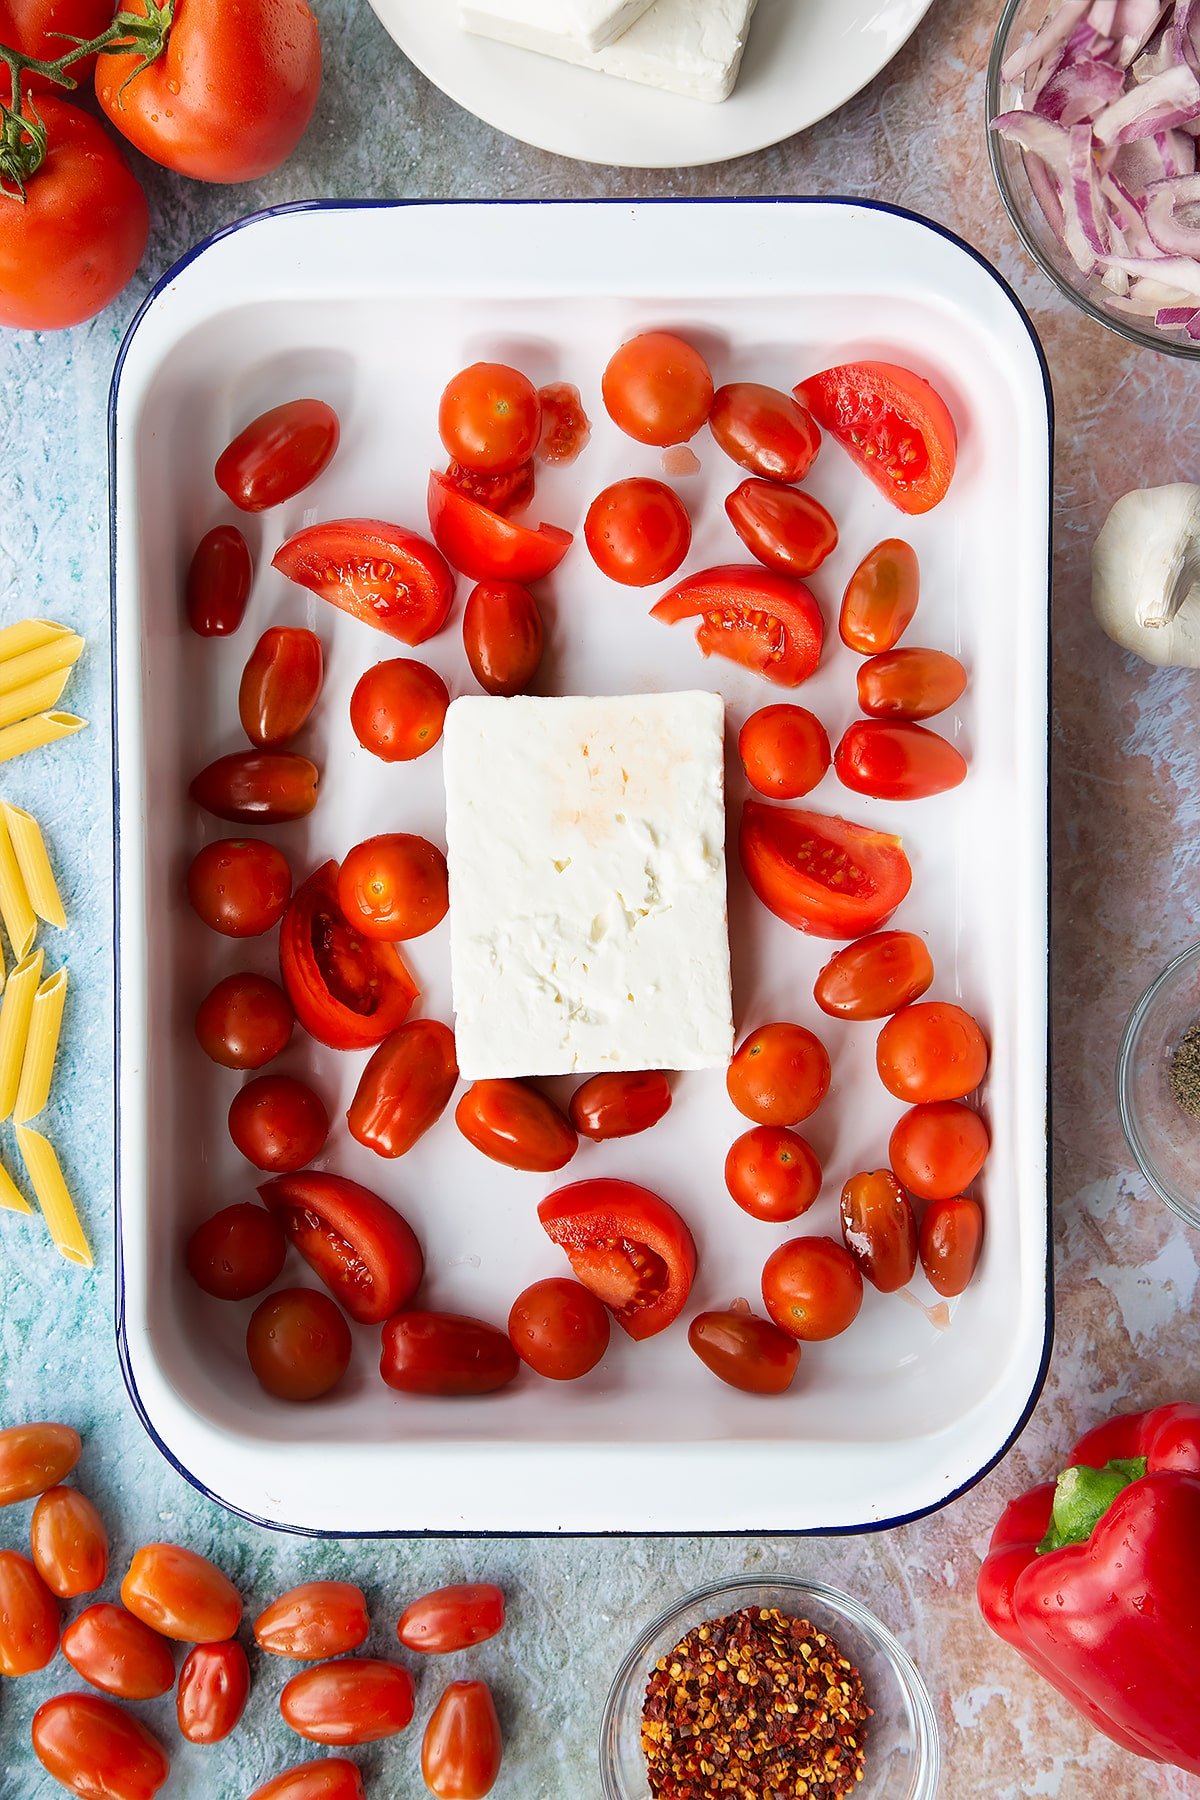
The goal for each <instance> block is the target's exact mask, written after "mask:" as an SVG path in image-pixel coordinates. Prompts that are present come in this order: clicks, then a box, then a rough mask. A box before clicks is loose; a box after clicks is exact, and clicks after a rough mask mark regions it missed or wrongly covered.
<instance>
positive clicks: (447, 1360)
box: [379, 1312, 521, 1398]
mask: <svg viewBox="0 0 1200 1800" xmlns="http://www.w3.org/2000/svg"><path fill="white" fill-rule="evenodd" d="M520 1367H521V1363H520V1358H519V1357H518V1356H517V1353H516V1351H515V1350H514V1349H513V1347H512V1345H511V1343H510V1342H509V1340H508V1338H507V1337H506V1335H505V1333H504V1332H503V1331H498V1330H497V1329H496V1327H495V1326H494V1325H488V1324H485V1322H484V1321H483V1320H482V1319H468V1318H465V1317H464V1316H463V1315H462V1314H461V1313H444V1312H399V1313H397V1314H396V1316H395V1318H393V1319H389V1320H388V1322H387V1324H386V1325H385V1326H384V1328H383V1352H382V1355H381V1356H380V1359H379V1373H380V1374H381V1375H382V1376H383V1379H384V1380H385V1381H386V1382H387V1384H388V1386H389V1387H390V1388H395V1389H396V1390H397V1391H398V1392H399V1393H402V1394H444V1395H446V1396H447V1397H455V1398H456V1397H458V1396H461V1395H463V1394H491V1393H494V1392H495V1391H496V1389H497V1388H502V1387H507V1386H508V1383H509V1382H510V1381H512V1380H513V1379H514V1377H515V1376H516V1375H517V1373H518V1372H519V1370H520Z"/></svg>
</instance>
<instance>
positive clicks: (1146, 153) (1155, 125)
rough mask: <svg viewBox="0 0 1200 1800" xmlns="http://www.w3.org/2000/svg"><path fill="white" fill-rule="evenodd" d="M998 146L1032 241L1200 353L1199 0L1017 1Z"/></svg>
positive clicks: (1004, 35)
mask: <svg viewBox="0 0 1200 1800" xmlns="http://www.w3.org/2000/svg"><path fill="white" fill-rule="evenodd" d="M987 116H988V126H989V130H988V151H989V155H990V157H991V163H992V171H993V173H994V175H995V177H996V183H997V186H998V187H999V189H1000V195H1001V198H1002V199H1003V201H1004V204H1005V207H1006V208H1007V210H1008V215H1009V218H1010V219H1011V220H1012V223H1013V226H1014V228H1015V230H1016V232H1017V235H1018V237H1019V238H1020V239H1021V242H1022V243H1023V244H1024V245H1025V248H1026V249H1027V250H1028V252H1029V254H1030V255H1031V256H1032V257H1033V259H1034V261H1035V262H1036V263H1038V264H1039V265H1040V267H1041V268H1042V269H1043V270H1044V271H1045V273H1046V275H1047V276H1048V277H1049V278H1050V280H1051V281H1052V282H1053V283H1054V284H1055V286H1056V287H1058V288H1059V289H1060V290H1061V291H1062V292H1063V293H1064V294H1066V296H1067V298H1068V299H1070V300H1073V301H1074V302H1075V304H1076V305H1077V306H1079V307H1081V308H1082V310H1083V311H1084V312H1085V313H1087V314H1088V316H1089V317H1090V318H1093V319H1096V320H1098V321H1099V323H1100V324H1102V325H1107V326H1109V328H1110V329H1111V330H1113V331H1116V332H1119V333H1120V334H1121V336H1122V337H1125V338H1128V339H1129V340H1130V341H1131V342H1132V343H1135V344H1143V345H1145V346H1146V347H1147V348H1149V349H1152V350H1164V351H1166V352H1167V353H1168V354H1170V355H1172V356H1192V357H1200V0H1166V3H1165V4H1164V3H1163V0H1008V3H1007V5H1006V6H1005V8H1004V13H1003V16H1002V18H1001V20H1000V24H999V27H998V29H997V32H996V38H995V42H994V44H993V46H992V55H991V60H990V62H989V65H988V74H987Z"/></svg>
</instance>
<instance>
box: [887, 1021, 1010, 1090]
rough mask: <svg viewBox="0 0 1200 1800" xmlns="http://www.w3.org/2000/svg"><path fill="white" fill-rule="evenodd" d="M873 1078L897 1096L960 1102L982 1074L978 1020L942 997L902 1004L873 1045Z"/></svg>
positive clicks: (984, 1060) (983, 1048) (984, 1061)
mask: <svg viewBox="0 0 1200 1800" xmlns="http://www.w3.org/2000/svg"><path fill="white" fill-rule="evenodd" d="M875 1066H876V1067H877V1068H878V1070H879V1079H880V1081H882V1083H883V1085H884V1087H885V1088H886V1089H887V1091H888V1093H889V1094H895V1096H896V1098H897V1100H907V1101H913V1100H918V1101H920V1100H962V1099H963V1098H964V1097H965V1096H966V1095H967V1094H971V1093H974V1091H975V1089H976V1088H977V1087H978V1086H979V1084H980V1082H981V1081H982V1080H983V1078H984V1076H985V1075H986V1073H987V1066H988V1047H987V1040H986V1038H985V1037H984V1035H983V1033H982V1031H981V1030H980V1029H979V1023H978V1021H977V1020H976V1019H973V1018H972V1017H971V1015H970V1013H969V1012H964V1011H963V1009H962V1007H961V1006H952V1005H951V1004H950V1002H949V1001H947V1000H925V1001H922V1002H921V1004H920V1005H918V1006H905V1007H902V1008H901V1010H900V1011H899V1012H898V1013H895V1014H893V1016H892V1017H891V1018H890V1019H889V1020H888V1022H887V1024H886V1025H885V1026H884V1028H883V1030H882V1031H881V1032H880V1034H879V1039H878V1042H877V1043H876V1046H875Z"/></svg>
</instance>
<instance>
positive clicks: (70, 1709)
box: [33, 1694, 171, 1800]
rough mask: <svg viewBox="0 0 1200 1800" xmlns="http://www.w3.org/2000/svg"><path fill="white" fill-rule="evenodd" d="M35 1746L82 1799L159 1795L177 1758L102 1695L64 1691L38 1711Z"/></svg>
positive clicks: (141, 1799)
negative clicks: (172, 1757) (171, 1760)
mask: <svg viewBox="0 0 1200 1800" xmlns="http://www.w3.org/2000/svg"><path fill="white" fill-rule="evenodd" d="M33 1750H34V1755H35V1756H36V1757H37V1759H38V1761H39V1762H40V1763H41V1765H42V1767H43V1769H45V1770H46V1772H47V1774H49V1775H52V1776H53V1777H54V1779H55V1781H58V1782H61V1784H62V1785H63V1787H65V1788H69V1789H70V1790H71V1792H72V1793H73V1794H76V1795H78V1796H79V1800H154V1795H155V1794H157V1792H158V1790H159V1788H160V1787H162V1785H163V1783H164V1781H166V1779H167V1776H168V1775H169V1774H170V1773H171V1762H170V1758H169V1757H168V1756H167V1753H166V1751H165V1750H164V1749H163V1747H162V1745H161V1744H160V1743H159V1741H158V1739H157V1738H156V1737H155V1736H154V1735H153V1734H152V1733H151V1732H149V1731H147V1730H146V1727H145V1726H144V1725H143V1724H142V1722H141V1720H140V1719H135V1718H134V1717H133V1716H132V1714H131V1713H127V1712H125V1711H124V1709H123V1708H122V1707H120V1706H118V1705H117V1704H116V1703H115V1701H112V1700H104V1699H102V1698H101V1696H100V1695H99V1694H58V1695H57V1696H56V1697H55V1698H54V1699H53V1700H47V1701H46V1703H45V1704H44V1705H43V1706H39V1707H38V1709H37V1711H36V1712H35V1713H34V1715H33Z"/></svg>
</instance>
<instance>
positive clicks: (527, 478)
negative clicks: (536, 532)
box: [446, 461, 534, 519]
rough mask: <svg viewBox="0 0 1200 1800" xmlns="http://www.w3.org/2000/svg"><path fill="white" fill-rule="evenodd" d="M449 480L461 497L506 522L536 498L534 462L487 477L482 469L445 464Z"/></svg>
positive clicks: (454, 463)
mask: <svg viewBox="0 0 1200 1800" xmlns="http://www.w3.org/2000/svg"><path fill="white" fill-rule="evenodd" d="M446 480H447V481H448V482H449V483H450V485H451V486H452V487H456V488H457V489H458V491H459V493H460V494H466V496H467V497H468V499H470V500H478V502H479V504H480V506H486V507H487V509H488V511H489V512H494V513H499V514H500V516H501V518H504V519H511V518H512V516H513V514H514V513H519V512H524V511H525V508H526V507H527V506H528V505H529V503H530V502H531V500H532V499H533V490H534V470H533V463H532V461H530V462H524V463H522V464H521V465H520V467H519V468H517V469H506V470H505V472H504V474H503V475H488V474H485V473H484V471H483V470H482V469H468V468H465V467H464V466H463V464H462V463H459V462H453V461H452V462H449V463H447V465H446Z"/></svg>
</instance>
